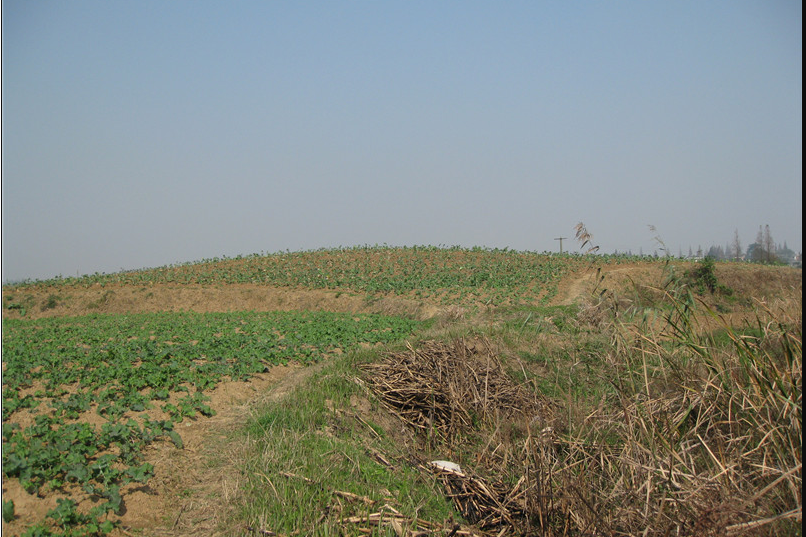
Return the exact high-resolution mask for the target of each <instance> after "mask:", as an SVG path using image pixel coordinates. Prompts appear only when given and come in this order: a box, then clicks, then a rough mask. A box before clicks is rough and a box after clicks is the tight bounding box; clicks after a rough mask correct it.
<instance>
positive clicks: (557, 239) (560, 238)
mask: <svg viewBox="0 0 806 537" xmlns="http://www.w3.org/2000/svg"><path fill="white" fill-rule="evenodd" d="M567 238H568V237H557V238H556V239H554V240H555V241H560V253H563V241H564V240H565V239H567Z"/></svg>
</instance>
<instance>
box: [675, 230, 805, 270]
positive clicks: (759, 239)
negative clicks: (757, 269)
mask: <svg viewBox="0 0 806 537" xmlns="http://www.w3.org/2000/svg"><path fill="white" fill-rule="evenodd" d="M689 257H710V258H712V259H716V260H732V261H749V262H752V263H769V264H772V263H779V264H787V265H795V266H801V260H802V253H801V252H798V253H795V252H794V251H792V250H791V249H790V248H789V247H788V246H787V244H786V241H785V242H784V243H783V244H777V243H776V242H775V240H774V239H773V237H772V232H771V231H770V226H769V225H766V226H763V227H762V226H758V233H757V234H756V240H755V242H753V243H751V244H749V245H748V246H747V249H746V250H742V242H741V240H740V239H739V231H738V230H736V231H734V233H733V240H732V241H731V242H729V243H728V244H726V245H725V246H724V247H722V246H717V245H714V246H711V247H710V248H708V250H706V251H705V252H704V253H703V250H702V249H701V248H698V250H697V255H693V254H692V251H691V248H690V247H689Z"/></svg>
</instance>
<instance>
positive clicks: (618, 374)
mask: <svg viewBox="0 0 806 537" xmlns="http://www.w3.org/2000/svg"><path fill="white" fill-rule="evenodd" d="M654 291H655V293H654V294H655V296H658V297H660V298H659V299H658V300H657V301H656V303H655V304H654V305H653V307H646V304H642V306H641V309H640V310H639V309H638V308H637V307H633V308H627V310H625V309H624V307H623V302H619V301H618V300H617V299H615V298H614V297H613V296H609V295H602V296H600V297H599V299H600V301H599V302H598V303H597V305H596V308H597V309H599V311H600V315H599V317H598V319H597V322H598V323H599V326H601V327H604V329H606V330H608V331H609V332H610V334H611V337H612V342H613V345H612V349H611V351H610V352H609V353H608V355H607V356H603V357H602V358H603V365H602V372H603V374H604V378H607V379H609V382H610V383H611V384H612V386H613V388H614V390H613V391H612V395H608V396H607V398H603V399H602V401H601V402H600V403H598V405H591V404H590V402H588V405H589V408H588V411H587V412H585V413H582V415H581V417H579V418H577V419H573V420H571V421H569V423H568V427H567V430H566V431H563V432H562V434H559V435H552V436H550V437H545V435H544V436H540V435H534V437H530V442H529V443H528V445H527V446H526V447H527V448H528V449H527V450H528V453H529V456H528V465H529V470H530V472H531V479H532V481H533V483H534V484H535V486H534V490H539V491H540V493H539V494H533V495H532V496H531V497H530V500H529V501H530V502H532V504H533V507H532V509H530V511H531V512H532V513H534V516H535V519H534V521H533V525H534V527H536V528H539V532H538V534H541V535H581V534H595V535H802V530H801V519H802V494H801V485H802V439H803V436H802V419H803V414H802V409H803V407H802V398H803V395H802V394H803V377H802V358H803V351H802V314H801V311H802V308H797V311H796V312H795V313H793V312H792V311H793V310H792V309H790V310H788V311H787V310H784V309H783V308H780V309H778V310H774V309H772V308H770V307H768V306H766V305H765V304H762V303H758V304H757V307H756V308H755V319H754V321H753V322H750V323H746V324H745V325H743V326H738V327H737V326H731V325H730V324H728V322H727V321H724V320H723V319H722V318H721V317H720V316H718V315H717V314H716V313H715V312H714V311H713V310H712V309H710V308H709V307H708V305H707V303H706V302H705V301H704V300H701V299H696V298H694V296H693V294H692V293H691V292H690V289H688V288H686V287H685V286H681V285H680V280H678V279H675V278H668V279H667V285H666V286H665V287H663V288H659V289H655V290H654ZM616 304H620V307H619V308H616V307H615V305H616ZM601 311H606V312H607V315H609V317H608V322H607V323H603V321H602V316H603V315H604V314H602V313H601ZM616 311H618V312H619V313H618V314H616V313H615V312H616ZM569 414H573V413H572V412H569ZM577 414H579V413H577Z"/></svg>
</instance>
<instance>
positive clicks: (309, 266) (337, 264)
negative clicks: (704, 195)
mask: <svg viewBox="0 0 806 537" xmlns="http://www.w3.org/2000/svg"><path fill="white" fill-rule="evenodd" d="M596 259H597V261H598V262H600V263H618V262H622V261H629V260H633V261H634V260H635V259H634V258H629V259H628V258H626V257H623V256H596ZM592 260H593V257H592V256H581V255H568V254H565V255H558V254H546V253H536V252H519V251H514V250H498V249H483V248H472V249H465V248H455V247H454V248H437V247H418V246H415V247H404V248H394V247H385V246H384V247H377V246H375V247H358V248H340V249H327V250H317V251H307V252H286V253H278V254H266V255H263V254H261V255H250V256H246V257H238V258H234V259H227V258H223V259H218V258H217V259H211V260H205V261H201V262H197V263H186V264H180V265H172V266H165V267H160V268H154V269H144V270H137V271H126V272H119V273H116V274H95V275H92V276H84V277H82V278H60V279H55V280H49V281H47V282H39V283H40V284H46V285H76V284H78V285H92V284H96V283H100V284H108V283H125V284H146V283H176V284H200V285H205V284H212V283H259V284H269V285H278V286H294V287H297V286H301V287H308V288H324V289H344V290H346V289H351V290H358V291H365V292H370V293H398V294H402V293H409V292H412V291H419V292H426V293H433V292H440V291H443V290H446V289H451V290H484V291H495V290H508V291H511V292H512V293H517V292H518V291H520V292H522V291H524V290H527V289H529V290H531V292H532V293H544V292H545V291H546V288H547V287H549V286H551V285H552V284H553V283H556V282H557V281H558V280H559V278H561V277H562V276H563V275H564V274H566V273H567V272H568V271H570V270H575V269H578V268H580V267H583V266H586V265H588V264H590V262H591V261H592ZM36 283H37V282H34V284H36Z"/></svg>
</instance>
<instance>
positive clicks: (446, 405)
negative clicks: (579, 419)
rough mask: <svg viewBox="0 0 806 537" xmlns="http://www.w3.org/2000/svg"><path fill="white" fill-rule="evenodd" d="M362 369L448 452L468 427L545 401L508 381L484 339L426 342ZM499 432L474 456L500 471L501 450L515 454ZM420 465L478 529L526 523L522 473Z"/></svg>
mask: <svg viewBox="0 0 806 537" xmlns="http://www.w3.org/2000/svg"><path fill="white" fill-rule="evenodd" d="M363 368H364V370H365V372H366V373H367V376H366V379H367V383H368V384H369V386H370V388H371V389H372V391H373V392H374V393H375V395H376V396H377V397H378V399H379V400H380V401H381V402H382V403H383V404H384V405H385V406H386V407H387V409H388V410H389V411H391V412H392V413H393V414H395V415H397V416H398V417H399V418H400V419H401V420H403V422H405V423H406V424H407V425H408V426H409V427H411V428H412V429H414V430H415V431H418V432H420V433H421V434H422V437H423V439H424V441H425V442H426V443H428V444H430V445H431V446H432V447H443V448H445V449H447V450H448V451H449V452H454V451H455V448H456V447H457V446H459V445H461V443H462V440H463V438H465V437H466V436H467V435H468V434H473V433H474V432H476V433H477V432H478V431H483V430H495V429H497V428H499V427H500V426H501V424H502V423H521V424H527V423H528V422H529V421H530V420H532V419H533V418H534V417H535V416H536V415H537V414H538V413H539V412H540V410H541V408H542V407H544V405H542V404H541V403H540V402H539V401H538V400H537V398H536V397H535V395H534V394H533V392H532V393H530V391H529V390H525V389H523V387H522V386H520V385H518V384H516V383H515V382H514V381H513V380H512V378H511V377H510V376H509V375H508V374H507V373H506V371H505V370H504V368H503V367H502V364H501V361H500V360H499V358H498V357H497V356H496V354H495V353H494V352H493V351H492V349H491V347H490V343H489V342H488V341H487V340H485V339H475V340H472V341H469V342H468V341H466V340H463V339H460V340H456V341H455V342H454V343H453V344H451V345H449V344H444V343H439V342H434V341H431V342H425V343H423V344H422V345H421V347H420V348H418V349H414V348H413V347H411V346H409V348H408V350H407V351H405V352H399V353H391V354H389V355H387V357H386V359H385V360H383V361H381V362H378V363H373V364H367V365H365V366H364V367H363ZM526 428H528V426H526ZM499 436H500V435H494V436H491V437H490V441H489V442H488V449H487V450H485V452H484V453H482V454H480V455H479V459H484V461H485V463H487V465H488V466H490V467H493V466H495V467H497V469H499V470H500V466H501V465H500V464H496V463H500V462H501V460H500V458H501V456H504V457H505V458H507V457H508V458H509V461H512V460H513V458H512V454H511V449H510V447H507V446H504V445H503V443H501V442H499V440H500V439H499ZM420 467H421V468H422V469H423V470H424V471H428V472H434V473H435V474H436V475H437V476H438V477H439V479H440V480H441V481H442V483H443V484H444V486H445V489H446V493H447V495H448V497H450V498H452V499H453V501H454V503H455V505H456V507H457V509H458V510H459V511H460V512H461V513H462V515H463V516H464V517H465V519H466V520H468V521H470V522H471V523H472V524H475V525H476V526H477V527H478V528H480V529H481V530H482V531H488V532H489V531H493V532H494V533H493V535H505V534H507V533H510V532H511V531H520V530H522V529H523V528H524V527H525V526H526V525H527V524H528V522H527V520H526V519H527V513H526V505H527V502H526V496H527V492H528V487H529V480H528V479H527V476H526V474H525V473H524V474H522V475H521V476H519V478H517V479H516V482H515V485H514V486H513V485H511V484H507V480H506V479H504V476H501V475H499V476H498V478H496V479H494V480H489V479H486V478H484V477H483V476H481V475H475V474H473V473H471V472H469V471H467V470H455V469H451V468H445V467H441V466H435V465H432V464H425V463H421V464H420ZM496 473H498V472H496ZM507 477H509V476H507Z"/></svg>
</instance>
